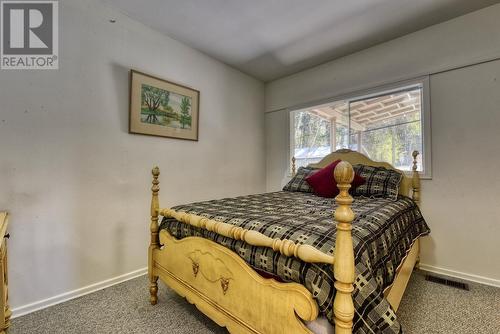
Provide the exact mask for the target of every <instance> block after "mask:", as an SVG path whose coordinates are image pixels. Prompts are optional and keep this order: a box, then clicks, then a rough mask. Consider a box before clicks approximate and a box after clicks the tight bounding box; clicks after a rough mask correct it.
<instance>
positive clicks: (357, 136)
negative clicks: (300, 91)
mask: <svg viewBox="0 0 500 334" xmlns="http://www.w3.org/2000/svg"><path fill="white" fill-rule="evenodd" d="M427 87H428V81H427V79H424V80H419V81H414V82H407V83H405V84H404V85H400V86H399V87H390V88H388V87H385V88H382V89H379V90H376V91H372V92H368V93H364V94H356V95H352V96H350V97H347V98H343V99H338V100H336V101H333V102H330V103H326V104H321V105H316V106H312V107H309V108H305V109H300V110H296V111H293V112H291V117H290V121H291V122H290V123H291V124H290V125H291V131H290V133H291V136H290V139H291V148H292V149H291V154H292V155H293V156H294V157H295V159H296V166H297V168H298V167H300V166H305V165H308V164H310V163H314V162H318V161H320V160H321V158H323V157H324V156H325V155H327V154H329V153H330V152H332V151H335V150H337V149H341V148H350V149H351V150H355V151H359V152H361V153H363V154H365V155H366V156H368V157H370V158H371V159H372V160H375V161H386V162H388V163H390V164H391V165H393V166H394V167H396V168H398V169H401V170H405V171H411V169H412V162H413V158H412V156H411V153H412V152H413V151H415V150H417V151H419V152H420V155H419V157H418V160H419V161H418V168H419V169H418V170H419V172H420V173H421V174H422V176H423V177H430V176H431V174H430V117H429V105H428V104H429V103H428V98H427Z"/></svg>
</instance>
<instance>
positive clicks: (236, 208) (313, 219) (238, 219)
mask: <svg viewBox="0 0 500 334" xmlns="http://www.w3.org/2000/svg"><path fill="white" fill-rule="evenodd" d="M335 207H336V205H335V203H334V200H333V199H331V198H323V197H318V196H315V195H313V194H310V193H303V192H288V191H279V192H273V193H265V194H258V195H249V196H241V197H235V198H224V199H220V200H212V201H205V202H198V203H192V204H187V205H180V206H177V207H175V208H174V209H175V210H178V211H185V212H188V213H192V214H196V215H201V216H205V217H207V218H210V219H215V220H219V221H223V222H225V223H228V224H233V225H236V226H240V227H242V228H245V229H249V230H256V231H258V232H260V233H262V234H264V235H266V236H268V237H271V238H280V239H289V240H292V241H294V242H296V243H301V244H308V245H311V246H313V247H315V248H316V249H318V250H320V251H322V252H324V253H326V254H331V255H334V253H335V237H336V224H335V222H334V221H333V218H332V217H333V216H332V212H333V209H335ZM352 209H353V211H354V213H355V215H356V218H355V220H354V222H353V229H352V234H353V242H354V254H355V264H356V279H355V282H354V291H353V299H354V305H355V316H354V330H353V331H354V332H355V333H373V332H375V333H400V332H402V328H401V325H400V323H399V321H398V320H397V317H396V314H395V312H394V311H393V309H392V308H391V306H390V304H389V302H388V301H387V300H386V299H385V298H384V294H383V291H384V289H385V288H386V287H388V286H389V285H391V284H392V282H393V280H394V278H395V275H396V269H397V267H398V265H399V264H400V263H401V261H402V260H403V258H404V257H405V256H406V253H407V251H408V250H409V249H410V248H411V246H412V244H413V242H414V240H416V239H417V238H419V237H420V236H423V235H426V234H428V233H429V232H430V230H429V228H428V226H427V224H426V223H425V221H424V219H423V217H422V214H421V212H420V210H419V209H418V206H417V205H416V204H415V202H414V201H412V200H411V199H410V198H408V197H405V196H399V197H398V199H397V200H396V201H392V200H389V199H383V198H365V197H356V198H355V200H354V202H353V205H352ZM160 229H166V230H168V231H169V233H170V234H172V235H173V236H174V237H176V238H178V239H181V238H184V237H188V236H200V237H204V238H208V239H211V240H213V241H215V242H217V243H219V244H221V245H223V246H225V247H228V248H230V249H232V250H233V251H234V252H236V253H237V254H239V256H240V257H241V258H243V259H244V260H245V261H246V262H247V263H248V264H249V265H250V266H252V267H254V268H256V269H259V270H260V271H265V272H267V273H269V274H272V275H276V276H278V277H280V278H281V280H283V281H287V282H297V283H300V284H302V285H304V286H305V287H306V288H307V289H308V290H309V291H310V292H311V294H312V295H313V297H314V298H315V300H316V301H317V303H318V306H319V309H320V312H321V314H322V315H324V316H325V317H326V318H327V319H328V321H329V322H330V323H331V324H333V300H334V296H335V291H336V290H335V288H334V285H333V283H334V277H333V271H332V268H331V267H330V266H329V265H326V264H311V263H305V262H302V261H301V260H299V259H296V258H291V257H287V256H284V255H282V254H280V253H276V252H274V251H273V250H272V249H269V248H264V247H255V246H251V245H248V244H246V243H244V242H242V241H239V240H233V239H230V238H227V237H224V236H220V235H218V234H216V233H214V232H210V231H206V230H202V229H199V228H196V227H193V226H191V225H187V224H184V223H181V222H178V221H176V220H175V219H172V218H164V219H163V220H162V223H161V225H160Z"/></svg>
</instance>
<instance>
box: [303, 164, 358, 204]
mask: <svg viewBox="0 0 500 334" xmlns="http://www.w3.org/2000/svg"><path fill="white" fill-rule="evenodd" d="M340 161H341V160H336V161H334V162H332V163H331V164H329V165H328V166H326V167H325V168H322V169H320V170H319V171H317V172H316V173H314V174H312V175H310V176H308V177H307V178H306V181H307V183H309V185H310V186H311V187H312V188H313V190H314V193H315V194H316V195H318V196H321V197H335V196H337V195H338V194H339V188H337V183H336V182H335V178H334V177H333V171H334V169H335V167H337V165H338V164H339V163H340ZM365 182H366V180H365V179H364V178H363V177H361V176H359V175H358V174H354V180H353V181H352V183H351V189H350V190H352V189H355V188H356V187H359V186H360V185H362V184H364V183H365Z"/></svg>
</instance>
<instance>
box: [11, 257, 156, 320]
mask: <svg viewBox="0 0 500 334" xmlns="http://www.w3.org/2000/svg"><path fill="white" fill-rule="evenodd" d="M147 272H148V268H147V267H146V268H141V269H138V270H134V271H132V272H129V273H127V274H123V275H120V276H116V277H113V278H110V279H107V280H104V281H101V282H97V283H94V284H91V285H87V286H84V287H83V288H80V289H76V290H73V291H68V292H65V293H62V294H60V295H57V296H54V297H50V298H47V299H43V300H39V301H36V302H34V303H30V304H26V305H23V306H19V307H16V308H14V309H12V319H13V318H17V317H20V316H22V315H25V314H28V313H31V312H35V311H38V310H41V309H44V308H47V307H49V306H53V305H56V304H60V303H63V302H65V301H68V300H71V299H75V298H78V297H81V296H84V295H88V294H89V293H92V292H96V291H98V290H102V289H104V288H108V287H110V286H113V285H116V284H119V283H122V282H125V281H128V280H131V279H133V278H136V277H139V276H142V275H145V274H147Z"/></svg>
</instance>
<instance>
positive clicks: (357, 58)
mask: <svg viewBox="0 0 500 334" xmlns="http://www.w3.org/2000/svg"><path fill="white" fill-rule="evenodd" d="M498 17H500V5H496V6H492V7H489V8H486V9H483V10H480V11H478V12H474V13H471V14H468V15H466V16H463V17H460V18H457V19H454V20H452V21H449V22H445V23H443V24H440V25H436V26H433V27H430V28H427V29H424V30H422V31H419V32H416V33H414V34H411V35H408V36H405V37H402V38H399V39H396V40H393V41H390V42H388V43H384V44H381V45H378V46H376V47H373V48H370V49H367V50H364V51H362V52H359V53H357V54H354V55H351V56H348V57H345V58H342V59H339V60H336V61H333V62H330V63H327V64H325V65H322V66H318V67H316V68H313V69H310V70H307V71H304V72H300V73H298V74H295V75H292V76H290V77H287V78H284V79H281V80H277V81H275V82H271V83H270V84H268V85H267V86H266V100H267V105H266V109H267V110H277V109H281V108H286V107H291V106H295V105H300V104H305V103H309V102H311V101H314V100H319V99H324V98H327V97H331V96H336V95H340V94H343V93H346V92H350V91H356V90H358V89H362V88H366V87H373V86H377V85H379V84H382V83H388V82H391V81H392V82H395V81H398V80H401V79H406V78H411V77H417V76H420V75H424V74H430V73H434V72H436V71H439V70H442V69H446V68H451V67H453V66H459V65H465V64H471V63H473V62H475V61H477V60H479V59H488V58H494V57H500V34H499V33H498V32H499V31H500V20H498ZM499 91H500V61H493V62H490V63H486V64H482V65H476V66H471V67H467V68H463V69H456V70H451V71H448V72H443V73H440V74H433V75H431V76H430V99H431V118H432V126H431V132H432V159H433V161H432V163H433V166H432V173H433V178H432V180H423V181H422V187H423V193H422V200H423V202H422V210H423V213H424V217H425V218H426V219H427V221H428V223H429V225H430V227H431V229H432V234H431V236H430V237H428V238H426V239H425V241H424V242H423V250H422V264H423V267H424V268H425V269H429V270H434V271H437V272H441V273H445V274H449V275H455V276H459V277H463V278H468V279H475V280H479V281H482V282H485V283H489V284H495V285H499V286H500V265H499V264H498V259H499V258H500V248H499V247H498V236H499V235H500V205H499V203H500V195H499V191H500V177H499V175H500V174H499V173H498V165H499V162H500V158H499V157H500V146H499V145H498V143H499V142H500V131H499V130H498V129H499V128H500V111H499V109H498V106H499V105H500V95H499V93H498V92H499ZM287 113H288V111H287V110H285V109H283V110H280V111H276V112H269V113H267V114H266V129H267V130H266V133H267V142H266V147H267V148H268V150H267V165H266V166H267V176H268V178H267V190H268V191H272V190H276V189H279V188H280V186H281V185H282V183H283V179H284V178H286V173H287V167H288V164H287V161H286V160H285V161H283V159H287V155H288V154H287V153H286V154H283V153H282V152H289V139H288V136H289V134H288V128H287V127H288V123H287ZM283 122H285V123H286V125H283V124H284V123H283ZM478 276H479V277H478Z"/></svg>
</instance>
